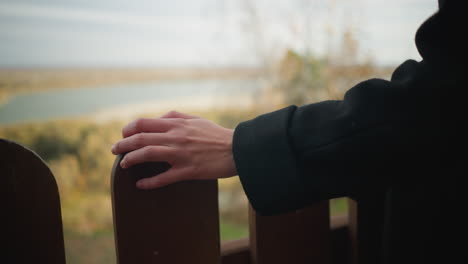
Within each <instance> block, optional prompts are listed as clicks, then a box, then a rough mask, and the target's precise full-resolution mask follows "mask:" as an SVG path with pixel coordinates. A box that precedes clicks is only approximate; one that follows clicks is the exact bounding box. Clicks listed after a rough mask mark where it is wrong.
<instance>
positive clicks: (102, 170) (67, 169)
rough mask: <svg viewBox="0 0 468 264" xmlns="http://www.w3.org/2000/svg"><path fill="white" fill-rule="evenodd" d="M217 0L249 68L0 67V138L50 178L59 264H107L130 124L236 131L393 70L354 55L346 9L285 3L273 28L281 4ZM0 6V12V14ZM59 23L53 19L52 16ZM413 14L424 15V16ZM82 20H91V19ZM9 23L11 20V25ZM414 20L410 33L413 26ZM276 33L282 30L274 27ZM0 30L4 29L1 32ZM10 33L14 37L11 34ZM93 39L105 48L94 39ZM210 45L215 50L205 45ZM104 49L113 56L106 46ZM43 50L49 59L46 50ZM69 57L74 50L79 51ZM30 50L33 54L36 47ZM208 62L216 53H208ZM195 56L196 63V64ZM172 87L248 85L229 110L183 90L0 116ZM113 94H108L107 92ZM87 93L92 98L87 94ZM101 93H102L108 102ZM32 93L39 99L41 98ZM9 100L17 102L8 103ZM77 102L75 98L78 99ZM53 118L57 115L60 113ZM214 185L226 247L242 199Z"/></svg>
mask: <svg viewBox="0 0 468 264" xmlns="http://www.w3.org/2000/svg"><path fill="white" fill-rule="evenodd" d="M20 2H23V1H20ZM26 2H27V1H26ZM26 2H25V3H26ZM45 2H47V1H44V3H45ZM102 2H106V1H102ZM155 2H157V1H155ZM175 2H177V1H175ZM225 2H228V3H230V4H227V5H226V6H224V7H223V8H227V9H229V8H232V6H233V5H235V6H237V7H236V8H235V12H234V13H236V14H239V17H240V20H239V21H240V23H239V24H240V26H239V27H240V28H242V30H241V31H240V32H241V34H242V36H243V38H242V41H244V42H246V43H247V44H248V45H247V47H248V48H247V51H248V52H247V53H248V54H245V55H244V57H245V60H246V61H251V59H252V58H254V59H255V63H254V64H253V65H252V64H251V63H250V62H249V63H246V65H243V66H242V65H241V66H239V64H238V61H236V62H235V63H234V64H235V65H234V66H233V65H229V64H228V65H227V66H226V65H224V66H223V65H221V66H217V65H215V64H212V65H211V64H210V65H208V66H207V65H202V66H193V65H191V64H190V63H185V64H184V63H181V64H180V65H177V66H176V67H175V66H173V65H171V66H167V67H164V66H161V65H159V66H157V67H152V66H151V65H149V66H148V65H146V66H144V67H141V66H138V67H136V66H132V65H130V66H129V65H125V64H124V65H114V64H107V65H106V66H96V65H93V64H88V65H85V66H83V65H79V66H76V65H73V63H71V64H66V65H54V66H50V65H46V66H34V64H26V66H25V65H20V66H8V65H6V66H5V65H3V66H2V65H1V63H0V66H1V67H0V138H6V139H9V140H14V141H16V142H19V143H21V144H23V145H25V146H27V147H29V148H30V149H32V150H33V151H35V152H36V153H37V154H38V155H39V156H41V157H42V158H43V159H44V160H45V162H46V163H47V164H48V165H49V167H50V168H51V169H52V171H53V173H54V175H55V177H56V178H57V183H58V185H59V191H60V196H61V204H62V217H63V225H64V231H65V246H66V255H67V262H68V263H71V264H74V263H87V264H88V263H115V249H114V240H113V229H112V228H113V226H112V209H111V202H110V186H109V184H110V172H111V167H112V165H113V162H114V158H115V157H114V156H113V155H112V154H111V152H110V148H111V146H112V144H113V143H115V142H116V141H117V140H118V139H120V138H121V128H122V127H123V126H124V125H125V124H126V123H127V122H129V121H131V120H132V119H133V118H136V117H155V116H158V115H162V114H163V113H165V112H166V111H170V110H182V111H186V112H190V113H191V114H195V115H198V116H202V117H205V118H207V119H210V120H212V121H214V122H216V123H219V124H221V125H223V126H225V127H229V128H235V126H236V125H237V124H238V123H239V122H241V121H244V120H248V119H251V118H253V117H255V116H257V115H259V114H262V113H265V112H268V111H273V110H276V109H279V108H282V107H285V106H288V105H291V104H295V105H304V104H308V103H313V102H317V101H321V100H328V99H341V98H342V97H343V95H344V93H345V92H346V91H347V90H348V89H349V88H351V87H352V86H354V85H355V84H357V83H358V82H359V81H362V80H365V79H368V78H384V79H388V78H389V76H390V74H391V72H392V70H393V69H394V67H395V65H394V64H392V63H390V64H389V63H377V62H378V60H376V58H374V57H373V56H372V54H371V53H369V52H368V50H367V49H364V48H363V47H362V46H363V45H362V42H363V39H364V40H365V38H362V34H360V33H359V32H360V31H359V30H360V27H361V26H362V23H361V24H360V22H359V21H361V20H359V19H357V20H356V19H355V18H356V17H357V15H354V16H353V15H352V14H350V13H349V12H348V11H349V10H348V9H347V6H349V5H350V4H349V3H348V2H349V1H331V0H330V1H323V3H322V2H320V4H318V3H317V1H299V0H297V1H289V2H291V5H292V6H293V9H292V10H293V11H294V12H295V13H294V12H293V13H294V15H293V16H291V15H290V14H286V15H284V19H281V21H278V20H273V21H272V20H268V19H265V15H266V17H268V15H269V12H271V13H274V12H275V10H276V11H277V10H280V9H281V8H282V6H281V4H279V5H278V6H279V8H278V7H277V9H273V8H272V9H271V10H270V9H268V8H264V7H265V3H266V5H267V6H268V5H269V4H270V3H269V2H268V1H267V2H265V1H263V2H264V3H263V4H264V5H263V8H262V5H261V4H259V2H260V3H261V2H262V1H253V0H245V1H237V2H233V1H225ZM225 2H223V3H225ZM28 3H29V2H28ZM67 3H74V4H75V5H70V6H71V7H72V8H71V9H73V7H74V6H75V7H76V3H75V1H71V0H70V1H68V2H67ZM138 3H140V4H143V3H147V2H145V1H141V2H138ZM178 3H179V4H177V5H175V6H176V7H178V6H184V7H186V6H190V4H189V3H188V2H183V3H182V2H180V1H179V2H178ZM233 3H234V4H233ZM239 3H240V4H239ZM275 3H276V2H275ZM280 3H281V2H280ZM122 4H124V2H122ZM125 4H129V3H128V2H127V3H125ZM212 4H213V3H212ZM276 4H278V3H276ZM133 5H135V4H133ZM213 5H215V4H213ZM340 5H343V6H345V7H344V8H342V11H343V12H341V11H340V12H339V10H340ZM352 5H354V6H358V8H357V9H358V10H359V9H360V8H359V5H361V4H360V2H359V1H356V2H353V3H352ZM1 7H2V6H1V5H0V9H1ZM4 7H8V8H9V9H8V8H6V9H4V10H10V11H11V10H12V11H11V14H8V13H7V12H6V11H5V12H3V11H1V10H0V21H3V20H5V21H7V19H8V18H10V20H11V17H14V15H15V14H20V13H21V10H22V9H21V8H24V10H26V11H27V12H26V13H28V12H29V13H28V14H32V13H34V12H36V13H41V12H43V13H44V14H45V15H44V14H42V15H43V16H46V15H47V14H50V15H51V16H52V15H55V16H56V17H57V14H59V11H60V12H65V11H64V10H65V9H63V8H62V9H53V8H51V7H49V8H48V9H44V8H43V7H41V6H29V5H26V4H25V5H23V6H19V9H18V6H17V5H16V4H11V5H10V6H8V5H5V6H4ZM288 7H289V6H288ZM15 8H16V9H15ZM41 8H42V9H41ZM113 8H114V7H113ZM140 8H143V9H144V8H145V6H144V5H143V6H140ZM314 9H317V10H319V11H320V10H321V11H320V12H322V13H325V14H326V15H325V16H322V17H324V21H325V22H324V23H322V22H323V21H322V22H320V23H318V21H315V20H313V15H314V14H317V13H314V12H316V10H314ZM54 10H55V11H57V12H55V11H54ZM217 10H218V9H217ZM428 10H429V9H428ZM39 11H40V12H39ZM46 11H47V12H46ZM52 11H54V12H55V13H54V12H52ZM218 11H219V10H218ZM15 12H16V13H15ZM67 12H68V11H67ZM5 14H6V15H5ZM73 14H74V15H75V18H76V15H77V14H81V13H79V12H78V13H76V12H75V13H73ZM59 15H60V14H59ZM198 15H200V14H198ZM202 15H203V14H202ZM63 16H64V15H63V14H62V15H61V17H63ZM420 16H422V17H425V15H420ZM72 17H73V16H72ZM84 17H87V18H90V19H91V20H92V19H94V18H93V16H91V15H88V16H84ZM107 17H108V18H109V17H110V18H112V19H113V20H112V19H111V20H112V22H113V23H114V22H115V21H117V22H118V21H120V20H118V19H116V17H115V16H112V17H111V16H109V15H108V16H107ZM336 17H339V18H340V20H339V21H340V22H337V21H338V20H336V21H335V20H333V18H336ZM20 18H24V17H20ZM105 18H106V16H104V19H105ZM127 18H129V17H127ZM135 18H138V17H135ZM16 19H17V20H18V17H16ZM99 19H101V18H99ZM99 19H97V20H99ZM95 20H96V19H95ZM142 21H143V20H142ZM239 21H237V22H239ZM356 21H358V22H356ZM7 22H10V21H9V20H8V21H7ZM84 22H86V23H87V22H89V21H84ZM143 22H144V21H143ZM228 22H229V21H228ZM419 22H420V21H418V22H416V24H415V25H416V26H417V24H419ZM278 23H282V24H280V25H279V24H278ZM144 25H145V23H139V24H138V23H137V26H144ZM220 25H221V28H222V29H223V28H226V29H228V28H229V27H231V26H232V25H230V24H229V23H228V24H227V25H225V26H224V24H223V23H220ZM271 25H274V26H275V27H274V28H273V29H274V33H275V34H276V33H278V32H276V29H278V31H280V29H281V30H283V31H284V29H285V28H286V31H287V32H286V33H284V32H283V33H284V34H283V35H280V36H281V37H284V38H289V39H290V40H292V41H291V42H289V44H288V43H287V44H285V45H283V46H281V48H278V47H277V46H275V45H272V39H271V38H269V36H268V34H270V33H271V32H270V31H271V30H270V29H269V28H271ZM317 25H319V26H318V27H317ZM165 26H166V27H170V26H171V25H165ZM277 26H278V27H277ZM280 26H283V27H281V28H280ZM413 26H414V25H413ZM65 27H66V25H65ZM19 29H20V28H18V30H19ZM71 29H72V28H71ZM118 29H119V30H124V29H123V28H118ZM0 30H3V29H1V28H0ZM380 30H383V29H380ZM13 31H16V29H15V28H13ZM5 32H6V31H5ZM2 33H3V32H1V31H0V37H1V36H2V35H1V34H2ZM319 34H321V35H322V39H324V41H321V43H325V48H324V49H322V52H318V51H317V50H316V49H315V47H316V45H315V44H316V43H315V42H314V38H313V37H311V35H319ZM287 36H293V37H292V38H291V37H287ZM132 37H134V35H132ZM99 40H101V39H99ZM102 41H105V40H104V39H102ZM240 41H241V40H239V42H240ZM411 43H412V39H411ZM14 44H16V43H14ZM114 44H115V45H119V43H112V45H114ZM398 44H401V43H398ZM29 45H31V46H27V47H31V49H32V50H34V45H32V44H29ZM212 45H216V43H214V42H213V43H212ZM120 47H121V46H120ZM0 48H2V46H0ZM108 48H109V49H112V47H110V46H108ZM121 48H122V47H121ZM155 49H156V48H155ZM47 50H48V51H50V50H52V48H48V49H47ZM137 50H138V49H137V48H133V47H132V52H134V53H132V55H131V56H130V57H133V55H134V56H135V57H138V56H143V57H145V54H140V53H138V51H137ZM0 51H1V50H0ZM76 51H77V52H78V53H79V52H81V51H79V49H77V50H76ZM23 52H26V51H25V50H24V49H23V50H21V52H20V55H16V57H12V58H13V59H12V61H13V62H15V58H17V60H18V61H24V59H23V58H22V57H21V56H22V55H21V54H23ZM37 52H38V53H40V52H42V51H41V50H40V49H39V50H38V51H37ZM90 52H91V51H90ZM194 52H196V51H194ZM220 52H223V51H222V50H221V51H220ZM52 53H53V50H52ZM80 54H81V53H80ZM69 55H70V57H73V56H74V54H73V52H69ZM96 56H97V55H96ZM171 56H173V57H174V60H179V57H178V56H179V54H177V53H173V54H171ZM180 56H183V54H180ZM216 56H219V54H218V55H216V54H215V57H216ZM4 57H7V56H4ZM238 57H241V58H240V59H241V60H242V59H243V58H242V56H238V55H236V59H239V58H238ZM34 58H36V57H34V56H33V57H32V61H33V62H34ZM37 58H38V60H39V58H42V57H40V56H39V55H38V56H37ZM200 58H202V60H203V56H201V57H200ZM397 59H398V58H397ZM404 59H406V58H404ZM10 64H11V63H10ZM38 64H40V63H38ZM13 65H14V64H13ZM31 65H32V66H31ZM181 80H183V81H184V82H185V84H184V85H188V86H190V85H191V83H195V82H196V81H200V80H202V81H211V80H216V81H217V83H216V85H217V86H219V89H223V87H224V86H226V84H227V83H228V82H229V81H230V80H248V82H249V83H250V84H253V87H254V88H253V89H247V90H245V91H244V90H243V93H242V96H243V97H241V98H242V100H241V101H243V103H242V104H238V102H237V103H234V104H233V102H232V101H240V99H239V97H235V96H233V95H232V94H230V93H227V94H224V95H223V96H218V97H216V96H215V97H213V98H214V99H213V98H212V100H211V101H210V100H208V101H207V102H208V103H206V102H205V101H203V100H201V99H200V97H197V96H198V95H199V92H201V91H198V90H196V89H195V90H190V91H191V92H190V93H188V94H186V96H185V97H183V98H182V97H174V98H172V101H171V100H169V101H167V102H166V101H165V99H161V100H160V101H158V102H157V103H153V102H150V105H152V106H153V105H154V107H153V108H152V107H149V108H142V109H137V108H139V107H138V105H139V104H140V103H139V102H137V103H136V104H135V103H132V104H130V105H121V104H118V103H117V102H116V104H115V105H113V106H112V111H110V113H111V114H109V115H104V117H102V116H101V115H99V114H97V113H96V109H94V110H93V109H91V110H90V112H91V114H90V113H89V112H86V113H83V114H82V115H79V116H68V115H67V114H65V113H66V110H67V108H69V107H71V106H67V105H63V106H61V107H62V108H60V109H58V110H55V112H56V113H55V114H58V116H59V117H56V116H57V115H54V117H52V116H51V117H50V118H41V119H37V120H36V119H32V120H31V119H24V120H19V119H18V120H15V119H14V118H13V119H11V118H10V117H6V116H3V117H2V111H3V113H7V111H10V112H9V113H11V114H10V115H15V113H16V112H18V113H19V112H21V111H38V112H40V111H41V107H42V108H47V105H48V104H52V103H53V102H54V101H53V100H56V99H54V98H55V97H54V95H55V93H59V92H62V91H75V90H90V91H92V92H91V93H90V95H87V96H91V97H93V96H98V92H99V96H103V95H104V96H105V95H106V92H104V93H102V92H101V91H103V89H105V88H107V89H108V90H107V91H109V93H111V92H116V91H117V92H119V91H121V90H119V89H121V88H122V87H126V89H127V90H126V93H127V94H128V95H129V97H130V95H131V94H132V93H134V92H132V91H137V90H135V89H137V88H138V87H137V86H138V85H141V84H145V85H149V86H150V87H153V86H154V87H153V88H151V89H153V90H156V92H157V89H161V87H163V85H165V86H167V85H169V88H168V89H169V91H171V89H174V90H173V93H174V94H175V93H180V92H178V91H177V90H176V88H177V87H179V86H174V88H171V87H172V86H170V85H174V84H177V85H179V84H180V81H181ZM210 85H211V83H210ZM116 87H117V88H116ZM113 88H116V89H114V90H112V89H113ZM240 88H242V87H239V89H240ZM177 89H178V88H177ZM241 90H242V89H241ZM94 91H95V92H96V95H94V94H93V92H94ZM109 93H108V94H107V95H109V96H110V94H109ZM30 95H33V96H37V98H40V100H46V101H45V102H42V104H39V105H40V106H39V108H38V109H37V110H29V108H28V107H30V105H28V104H31V103H25V102H23V101H20V100H19V99H21V98H24V97H26V96H30ZM41 95H44V96H45V97H40V96H41ZM236 96H237V95H236ZM33 98H36V97H33ZM16 99H18V101H15V100H16ZM76 99H77V100H78V97H77V98H76ZM30 100H33V101H29V102H34V100H35V99H30ZM37 100H39V99H37ZM47 100H49V101H47ZM72 100H73V98H72ZM89 100H91V98H89ZM199 100H201V101H200V102H199V104H197V105H195V106H194V104H193V101H199ZM141 104H148V102H146V101H144V102H143V101H142V102H141ZM15 107H16V108H15ZM8 109H16V110H8ZM25 109H26V110H25ZM32 109H33V108H32ZM98 110H100V109H98ZM136 110H138V111H136ZM62 111H63V115H60V113H61V112H62ZM57 112H58V113H57ZM2 118H3V119H2ZM12 120H13V121H12ZM7 121H8V122H7ZM219 185H220V192H219V202H220V212H221V216H220V217H221V221H220V222H221V236H222V239H223V240H230V239H236V238H240V237H245V236H247V235H248V228H247V200H246V197H245V194H244V193H243V190H242V187H241V185H240V183H239V179H238V178H237V177H234V178H230V179H223V180H220V181H219ZM331 212H332V214H334V215H336V214H342V213H344V212H346V202H345V201H344V200H343V199H335V200H332V201H331Z"/></svg>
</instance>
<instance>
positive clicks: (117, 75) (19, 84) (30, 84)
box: [0, 68, 261, 105]
mask: <svg viewBox="0 0 468 264" xmlns="http://www.w3.org/2000/svg"><path fill="white" fill-rule="evenodd" d="M260 75H261V71H260V70H258V69H254V68H213V69H209V68H193V69H191V68H177V69H168V68H165V69H154V68H107V69H104V68H103V69H100V68H96V69H93V68H61V69H49V68H40V69H1V68H0V105H2V104H5V103H6V102H8V100H9V99H10V98H11V97H13V96H15V95H18V94H22V93H31V92H41V91H50V90H64V89H79V88H90V87H102V86H107V85H113V84H122V83H141V82H156V81H162V80H176V79H192V80H196V79H244V78H256V77H259V76H260Z"/></svg>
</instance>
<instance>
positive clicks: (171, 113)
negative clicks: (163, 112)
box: [167, 110, 179, 116]
mask: <svg viewBox="0 0 468 264" xmlns="http://www.w3.org/2000/svg"><path fill="white" fill-rule="evenodd" d="M178 114H179V112H177V111H176V110H171V111H169V112H168V113H167V115H168V116H176V115H178Z"/></svg>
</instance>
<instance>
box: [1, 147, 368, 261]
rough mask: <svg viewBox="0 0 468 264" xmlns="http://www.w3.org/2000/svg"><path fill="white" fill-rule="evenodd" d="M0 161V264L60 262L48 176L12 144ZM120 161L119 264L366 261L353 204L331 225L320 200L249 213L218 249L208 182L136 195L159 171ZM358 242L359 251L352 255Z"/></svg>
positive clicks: (54, 196) (213, 195)
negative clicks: (243, 232)
mask: <svg viewBox="0 0 468 264" xmlns="http://www.w3.org/2000/svg"><path fill="white" fill-rule="evenodd" d="M0 154H1V159H0V164H1V171H2V178H3V179H2V180H3V182H4V184H2V185H0V186H2V187H1V189H2V190H1V193H2V195H3V194H5V197H2V198H4V199H2V201H6V203H5V204H6V207H4V212H7V213H6V214H5V217H2V223H3V225H2V227H4V230H5V234H6V236H3V237H2V240H4V242H5V243H6V245H7V249H8V250H6V251H5V252H6V257H4V259H6V260H7V261H6V262H5V263H51V264H52V263H65V254H64V242H63V241H64V240H63V232H62V222H61V221H62V220H61V212H60V199H59V194H58V189H57V185H56V182H55V179H54V176H53V175H52V173H51V171H50V170H49V168H48V167H47V165H46V164H45V163H44V162H43V161H42V160H41V158H40V157H38V156H37V155H36V154H34V153H33V152H32V151H30V150H28V149H26V148H24V147H23V146H21V145H19V144H17V143H14V142H11V141H7V140H2V139H0ZM121 158H122V157H121V156H118V157H117V159H116V161H115V164H114V168H113V170H112V173H111V179H112V184H111V188H112V190H111V192H112V204H113V219H114V230H115V240H116V241H115V242H116V252H117V262H118V263H120V264H130V263H132V264H133V263H139V264H147V263H164V264H187V263H189V264H190V263H203V264H215V263H216V264H218V263H222V264H248V263H251V264H276V263H295V264H302V263H316V264H332V263H336V264H338V263H343V264H344V263H357V260H358V257H359V258H360V259H362V260H364V259H366V258H364V257H363V256H365V255H364V254H363V252H364V251H363V250H364V249H366V243H365V241H366V239H365V234H366V233H365V232H363V230H366V229H362V230H358V229H357V227H358V222H360V221H361V219H358V214H357V212H358V210H357V206H356V204H355V203H353V202H351V206H350V212H349V214H348V215H346V216H341V217H335V218H332V219H330V212H329V203H328V201H325V202H322V203H319V204H316V205H313V206H311V207H308V208H305V209H302V210H298V211H295V212H291V213H288V214H283V215H277V216H260V215H257V214H256V213H255V211H254V210H252V209H250V210H249V232H250V234H249V237H247V238H244V239H240V240H235V241H229V242H223V243H221V242H220V238H219V210H218V186H217V182H216V181H187V182H182V183H177V184H173V185H170V186H168V187H165V188H161V189H156V190H149V191H144V190H139V189H137V188H136V187H135V182H136V180H137V179H139V178H141V177H147V176H149V175H154V174H155V173H159V172H161V171H164V170H166V169H167V164H164V163H153V164H150V163H148V164H142V165H138V166H134V167H132V168H131V169H121V168H120V167H119V166H117V164H119V162H120V160H121ZM103 177H104V176H103ZM359 216H360V218H361V213H359ZM358 220H359V221H358ZM5 221H6V222H5ZM358 231H359V234H358ZM362 234H364V235H362ZM358 237H359V242H360V244H362V245H363V246H364V247H360V248H359V252H358V247H357V241H358V239H357V238H358ZM361 241H363V243H361ZM364 262H366V261H359V263H364ZM2 263H3V261H2ZM366 263H367V262H366ZM369 263H371V262H369Z"/></svg>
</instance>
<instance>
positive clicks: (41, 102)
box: [0, 80, 257, 125]
mask: <svg viewBox="0 0 468 264" xmlns="http://www.w3.org/2000/svg"><path fill="white" fill-rule="evenodd" d="M256 88H257V86H256V84H255V81H253V80H171V81H159V82H153V83H133V84H120V85H112V86H106V87H93V88H79V89H69V90H58V91H57V90H56V91H46V92H35V93H30V94H24V95H19V96H15V97H13V98H11V99H10V100H9V101H8V102H7V103H6V104H4V105H0V124H1V125H6V124H13V123H19V122H26V121H45V120H51V119H57V118H68V117H76V116H83V115H91V114H93V113H96V112H97V111H101V110H103V109H109V108H117V107H119V106H125V105H131V104H139V103H145V102H153V103H154V102H164V101H167V100H174V99H178V98H181V99H182V98H190V97H193V96H196V97H197V98H200V97H203V96H207V97H212V98H216V97H221V96H231V95H240V94H246V93H250V92H253V91H254V90H255V89H256Z"/></svg>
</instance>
